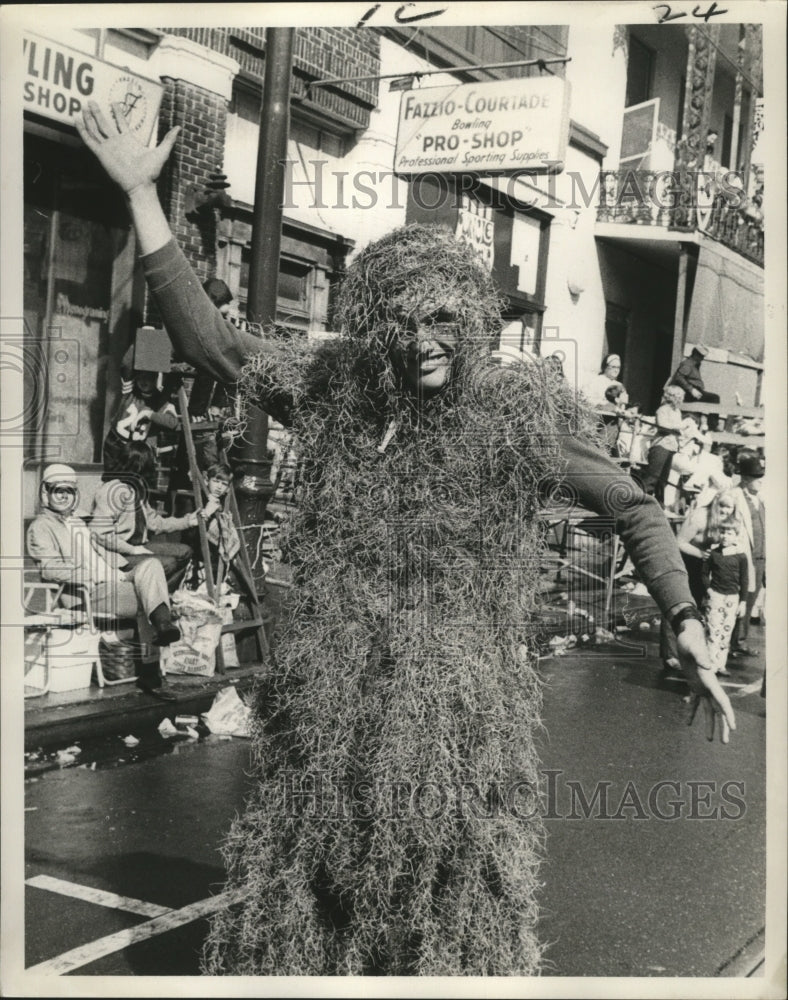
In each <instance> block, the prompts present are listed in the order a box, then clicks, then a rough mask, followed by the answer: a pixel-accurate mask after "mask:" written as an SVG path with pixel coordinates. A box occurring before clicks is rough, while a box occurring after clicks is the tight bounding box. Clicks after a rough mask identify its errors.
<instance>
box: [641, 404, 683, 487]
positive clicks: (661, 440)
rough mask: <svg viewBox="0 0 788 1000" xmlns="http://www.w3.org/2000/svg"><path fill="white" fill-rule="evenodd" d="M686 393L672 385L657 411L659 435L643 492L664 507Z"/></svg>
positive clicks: (655, 439)
mask: <svg viewBox="0 0 788 1000" xmlns="http://www.w3.org/2000/svg"><path fill="white" fill-rule="evenodd" d="M683 402H684V390H683V389H681V388H679V386H677V385H669V386H667V387H666V389H665V390H664V392H663V393H662V405H661V406H660V407H659V409H658V410H657V412H656V416H655V420H656V424H657V433H656V435H655V437H654V440H653V441H652V444H651V447H650V448H649V451H648V465H647V466H646V470H645V472H644V474H643V489H644V491H645V492H646V493H648V494H650V495H651V496H654V497H655V498H656V499H657V500H658V501H659V503H660V504H662V505H663V506H664V503H665V484H666V483H667V481H668V476H669V474H670V467H671V464H672V462H673V456H674V455H675V454H676V452H677V451H678V450H679V436H680V432H681V404H682V403H683Z"/></svg>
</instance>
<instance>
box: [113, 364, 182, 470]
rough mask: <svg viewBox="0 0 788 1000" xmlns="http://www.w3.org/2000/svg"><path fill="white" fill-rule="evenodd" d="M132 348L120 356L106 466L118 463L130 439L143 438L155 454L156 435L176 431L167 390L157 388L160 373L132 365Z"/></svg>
mask: <svg viewBox="0 0 788 1000" xmlns="http://www.w3.org/2000/svg"><path fill="white" fill-rule="evenodd" d="M132 359H133V348H132V347H130V348H129V350H128V351H127V352H126V354H125V356H124V358H123V364H122V367H121V398H120V402H119V403H118V407H117V409H116V411H115V413H114V415H113V417H112V423H111V426H110V429H109V433H108V434H107V437H106V439H105V441H104V454H103V461H104V464H105V466H107V465H112V466H116V465H117V457H118V456H119V455H121V454H122V453H123V451H124V448H125V446H126V445H127V444H128V443H129V442H130V441H143V442H145V444H146V445H147V447H148V448H149V449H150V451H151V453H152V454H155V453H156V440H157V436H158V434H159V433H160V432H162V431H177V430H178V428H179V427H180V419H179V418H178V414H177V412H176V410H175V406H174V405H173V403H172V401H171V400H170V397H169V395H168V394H167V393H165V392H163V391H162V390H161V389H159V386H158V382H159V373H158V372H155V371H145V370H142V369H139V368H132V367H131V366H132Z"/></svg>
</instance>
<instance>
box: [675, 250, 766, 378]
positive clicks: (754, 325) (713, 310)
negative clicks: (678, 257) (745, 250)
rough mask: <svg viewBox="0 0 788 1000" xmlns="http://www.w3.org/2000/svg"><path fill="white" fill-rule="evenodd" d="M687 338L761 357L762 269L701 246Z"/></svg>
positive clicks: (762, 339) (753, 358)
mask: <svg viewBox="0 0 788 1000" xmlns="http://www.w3.org/2000/svg"><path fill="white" fill-rule="evenodd" d="M687 340H688V341H690V342H691V343H693V344H708V346H709V347H722V348H725V349H726V350H728V351H732V352H738V353H740V354H744V355H746V356H747V357H749V358H752V360H753V361H763V342H764V310H763V270H762V269H761V268H759V267H757V266H756V265H754V264H750V263H749V262H747V261H744V260H743V261H742V262H741V263H739V262H738V261H736V260H734V259H732V257H730V256H727V255H726V256H723V255H722V254H720V253H716V252H715V251H714V250H712V249H711V248H709V247H706V246H702V247H701V248H700V253H699V255H698V266H697V271H696V274H695V287H694V289H693V292H692V302H691V304H690V311H689V323H688V325H687Z"/></svg>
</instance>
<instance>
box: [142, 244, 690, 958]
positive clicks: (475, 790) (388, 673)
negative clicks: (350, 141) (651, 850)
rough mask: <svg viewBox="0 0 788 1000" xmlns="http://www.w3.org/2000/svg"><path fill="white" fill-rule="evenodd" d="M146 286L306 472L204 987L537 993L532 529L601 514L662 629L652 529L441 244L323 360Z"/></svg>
mask: <svg viewBox="0 0 788 1000" xmlns="http://www.w3.org/2000/svg"><path fill="white" fill-rule="evenodd" d="M144 263H145V268H146V273H147V277H148V281H149V284H150V286H151V289H152V291H153V292H154V294H155V296H156V300H157V304H158V306H159V309H160V311H161V314H162V316H163V318H164V321H165V323H166V326H167V328H168V330H169V332H170V335H171V336H172V338H173V340H174V341H175V343H176V345H177V346H178V347H179V349H180V351H181V353H182V354H183V355H184V356H186V357H187V358H189V360H191V361H192V362H193V363H195V364H197V365H198V366H200V367H202V368H205V369H206V370H208V371H209V372H210V373H211V374H213V375H214V377H216V378H219V379H221V380H224V381H233V380H236V379H239V384H240V387H241V390H242V392H243V393H244V394H245V395H246V396H247V397H248V398H250V399H253V400H255V401H256V402H259V403H260V404H261V405H262V406H263V407H264V408H265V409H266V410H268V412H270V413H272V414H273V415H274V416H276V417H277V418H278V419H281V420H283V421H285V422H287V423H288V424H289V425H290V426H291V427H292V428H293V431H294V433H295V435H296V441H297V445H296V447H297V450H298V453H299V455H300V457H301V458H302V460H303V465H304V468H303V474H302V477H301V483H300V487H299V497H298V499H299V513H298V514H297V516H295V517H294V518H293V520H292V523H291V525H290V530H289V536H288V539H287V541H286V543H285V544H286V545H287V554H288V561H289V562H290V563H291V564H292V566H293V567H294V570H295V573H296V577H297V582H298V587H297V590H296V596H295V599H294V600H293V602H292V605H291V607H290V608H289V609H288V612H287V616H286V620H285V621H284V623H283V624H282V626H281V638H280V639H279V641H278V646H277V649H276V652H275V662H274V663H273V664H272V665H271V668H270V671H269V673H268V675H267V677H266V680H265V682H264V683H263V684H262V685H261V686H260V687H259V688H258V690H257V695H256V705H255V732H254V759H255V776H256V779H257V784H256V789H255V792H254V794H253V795H252V797H251V800H250V801H249V803H248V806H247V808H246V811H245V814H244V815H243V816H242V817H240V818H239V819H238V820H237V821H236V822H235V824H234V826H233V828H232V831H231V833H230V835H229V839H228V842H227V846H226V856H227V861H228V868H229V881H230V887H231V888H235V889H238V890H240V891H241V893H242V902H241V903H240V905H238V906H236V907H233V908H232V909H230V910H227V911H225V912H224V913H223V914H221V915H220V916H219V917H217V918H216V919H215V921H214V924H213V927H212V931H211V934H210V938H209V941H208V944H207V946H206V951H205V959H204V967H205V971H207V972H209V973H213V974H234V975H266V974H267V975H272V974H273V975H299V974H300V975H332V974H338V975H346V974H347V975H350V974H356V975H360V974H376V975H413V974H424V975H499V976H507V975H528V974H531V973H534V972H535V971H538V968H539V961H540V947H539V944H538V942H537V935H536V924H537V910H536V889H537V870H538V864H539V860H540V855H541V848H542V841H543V830H542V827H541V825H540V822H539V820H538V818H537V816H536V814H537V812H538V808H537V804H536V802H535V798H534V790H535V789H536V788H537V777H538V774H537V767H538V761H537V758H536V753H535V749H534V739H535V735H536V732H537V729H538V727H539V725H540V687H539V679H538V677H537V673H536V669H535V663H536V657H535V644H534V628H535V625H534V622H535V611H536V594H537V589H538V588H537V578H538V574H539V566H540V553H541V550H542V540H541V537H540V529H539V521H538V519H537V518H536V516H535V515H536V512H537V509H538V506H539V504H540V501H542V500H543V499H544V496H545V494H546V493H550V492H552V497H553V500H554V501H555V499H556V497H561V498H563V501H564V502H566V503H572V502H574V501H575V500H579V501H580V502H582V503H583V504H584V505H585V506H588V507H590V508H592V509H593V510H595V511H597V512H598V513H608V514H610V515H611V516H614V517H615V518H616V520H617V524H618V529H619V531H620V533H621V535H622V537H623V539H624V541H625V543H627V544H628V547H629V549H630V554H631V555H632V557H633V559H634V560H635V563H636V565H637V566H638V569H639V571H640V573H641V576H642V577H643V579H645V580H646V582H647V583H648V585H649V586H650V588H651V591H652V593H653V595H654V596H655V598H656V599H657V601H658V603H659V604H660V606H661V607H662V608H663V610H667V609H668V608H670V607H671V606H673V605H674V604H677V603H679V602H681V601H688V602H689V601H691V597H690V594H689V590H688V589H687V584H686V576H685V574H684V571H683V567H682V565H681V562H680V559H679V557H678V554H677V552H676V551H675V546H673V545H672V539H671V537H670V529H669V528H667V526H666V524H665V522H664V519H663V517H662V515H661V513H660V511H659V509H658V508H657V507H656V505H655V504H654V502H653V501H651V500H649V499H647V498H645V497H644V496H643V495H642V494H641V493H640V492H639V491H638V490H637V488H636V487H635V486H634V484H633V482H632V480H631V479H629V477H627V476H626V475H624V474H622V473H620V471H619V470H618V468H617V467H616V466H614V465H612V464H611V463H609V461H608V460H607V459H606V458H604V457H603V456H602V454H601V452H599V451H598V450H597V448H596V447H595V446H594V445H593V444H592V443H590V442H591V439H593V438H594V437H595V432H594V430H593V424H592V422H591V419H590V418H589V417H587V416H586V415H585V413H584V412H583V411H581V410H580V409H579V408H578V404H577V403H576V401H575V397H574V394H573V393H571V391H570V390H569V389H568V387H567V386H566V383H564V382H563V381H562V380H561V378H560V376H557V375H556V374H554V370H553V369H551V368H550V367H549V366H542V365H540V364H533V365H528V366H525V365H517V366H510V367H507V368H501V367H500V366H498V365H496V364H495V363H494V361H492V360H491V359H490V357H489V353H490V348H491V346H493V345H492V338H494V337H496V336H497V333H498V331H499V329H500V316H499V312H498V302H497V300H496V296H495V294H494V292H493V289H492V285H491V282H490V278H489V276H488V275H487V273H486V272H485V271H484V270H483V269H481V268H480V267H479V266H478V265H477V264H476V263H475V261H474V259H473V257H472V255H471V252H470V250H469V249H468V248H466V247H464V246H463V245H461V244H459V243H457V242H456V241H455V239H454V237H453V236H452V235H451V234H450V233H448V232H445V231H443V230H439V229H433V228H428V227H419V226H414V227H408V228H405V229H402V230H399V231H396V232H394V233H392V234H390V235H389V236H387V237H385V238H384V239H382V240H380V241H378V242H377V243H375V244H372V245H371V246H369V247H368V248H367V249H366V250H365V251H363V252H362V253H361V254H360V255H359V257H358V258H357V259H356V261H355V262H354V264H353V265H352V266H351V267H350V269H349V271H348V275H347V278H346V280H345V282H344V285H343V289H342V292H341V295H340V300H339V306H338V317H339V322H340V325H341V330H342V334H343V336H342V337H341V338H339V339H337V340H335V341H330V342H327V343H322V344H321V345H320V346H318V347H317V348H314V349H306V348H304V347H302V346H299V345H291V344H282V343H279V342H277V344H276V345H275V346H272V345H269V344H266V343H265V342H263V341H260V340H259V339H257V338H255V337H253V336H251V335H249V334H245V333H243V332H241V331H238V330H236V329H235V328H234V327H232V326H230V325H229V324H225V323H224V321H223V320H222V319H221V317H220V316H219V315H218V313H216V312H215V310H214V309H213V307H212V306H211V305H210V303H209V302H208V300H207V298H206V297H205V295H204V293H203V292H202V289H201V288H200V285H199V282H198V280H197V278H196V277H195V276H194V274H193V273H192V272H191V270H190V269H189V267H188V264H187V263H186V261H185V259H184V258H183V257H182V255H181V254H180V252H179V251H178V250H177V248H176V246H175V244H174V243H170V244H169V245H168V246H166V247H164V248H162V249H161V250H159V251H157V252H156V253H154V254H151V255H150V256H148V257H147V258H144ZM440 310H443V311H444V312H445V313H447V314H450V315H452V316H453V317H454V319H453V321H452V322H454V323H455V324H456V335H457V337H458V342H457V348H456V352H455V354H454V358H453V366H452V377H451V380H450V382H449V384H448V385H447V386H446V388H445V389H443V390H442V391H441V392H440V393H438V394H437V395H436V396H434V397H433V398H430V399H418V398H416V397H414V396H413V395H412V394H411V393H409V392H408V391H407V390H406V388H405V387H404V386H403V384H402V383H401V382H400V379H399V377H398V375H397V370H396V368H395V367H394V365H393V364H392V362H391V360H390V356H389V351H390V349H391V348H392V346H393V345H394V344H396V343H398V342H399V341H401V340H402V338H406V337H407V336H408V331H409V330H412V329H413V327H414V325H415V323H416V322H417V321H418V316H421V315H423V314H425V313H432V314H436V313H437V312H438V311H440ZM581 439H584V441H581Z"/></svg>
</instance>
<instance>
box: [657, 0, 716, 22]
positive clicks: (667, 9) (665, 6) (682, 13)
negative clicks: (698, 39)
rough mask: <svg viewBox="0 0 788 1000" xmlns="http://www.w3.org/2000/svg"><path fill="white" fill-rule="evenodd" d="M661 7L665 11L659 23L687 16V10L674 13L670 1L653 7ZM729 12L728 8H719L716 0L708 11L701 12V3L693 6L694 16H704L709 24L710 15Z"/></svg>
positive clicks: (714, 15) (658, 20)
mask: <svg viewBox="0 0 788 1000" xmlns="http://www.w3.org/2000/svg"><path fill="white" fill-rule="evenodd" d="M660 7H661V8H662V9H663V10H664V12H665V13H664V14H660V16H659V18H658V19H657V24H665V22H666V21H676V20H678V18H680V17H686V16H687V12H686V11H685V10H684V11H679V12H678V13H677V14H672V13H671V6H670V4H669V3H658V4H655V5H654V7H652V10H659V8H660ZM727 13H728V11H727V10H717V3H716V0H714V2H713V3H712V4H711V6H710V7H709V9H708V10H707V11H704V12H701V9H700V4H697V6H695V7H693V8H692V16H693V17H701V18H703V20H704V21H705V22H706V23H707V24H708V23H709V18H710V17H717V16H718V15H719V14H727Z"/></svg>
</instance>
